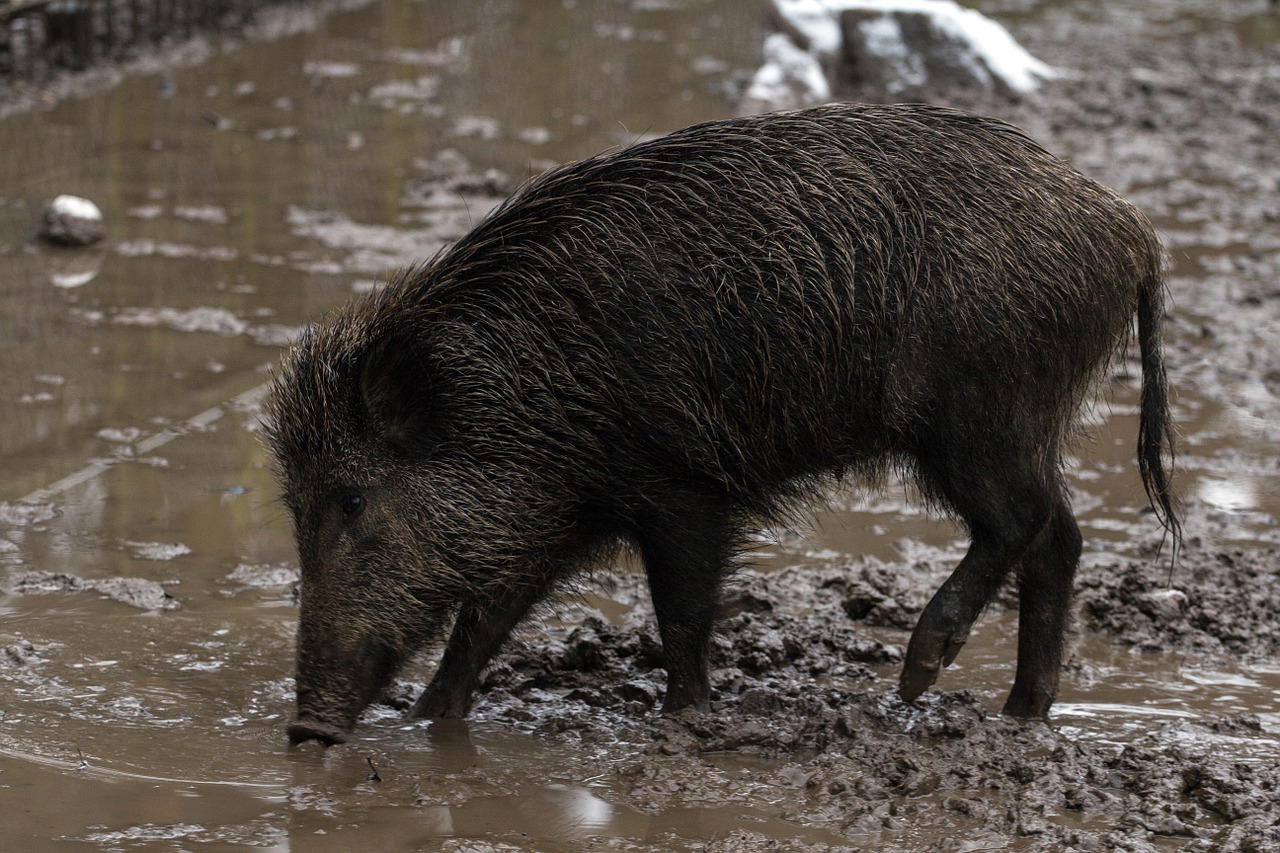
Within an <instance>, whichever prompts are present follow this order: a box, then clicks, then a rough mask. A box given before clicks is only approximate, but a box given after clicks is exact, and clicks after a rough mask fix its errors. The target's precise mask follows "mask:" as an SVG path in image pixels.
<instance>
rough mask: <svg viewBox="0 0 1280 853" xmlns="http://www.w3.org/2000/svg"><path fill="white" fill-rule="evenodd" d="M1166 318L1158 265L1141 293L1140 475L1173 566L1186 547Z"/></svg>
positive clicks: (1139, 329)
mask: <svg viewBox="0 0 1280 853" xmlns="http://www.w3.org/2000/svg"><path fill="white" fill-rule="evenodd" d="M1163 320H1164V280H1163V276H1162V275H1161V271H1160V266H1159V264H1154V265H1153V266H1152V269H1151V272H1150V273H1149V274H1148V275H1146V276H1145V277H1144V279H1143V282H1142V285H1141V288H1140V290H1139V293H1138V349H1139V353H1140V355H1141V358H1142V405H1141V415H1140V425H1139V429H1138V471H1139V473H1140V474H1141V475H1142V485H1143V487H1144V488H1145V489H1146V491H1147V498H1148V499H1149V500H1150V501H1151V506H1152V508H1153V509H1154V510H1155V512H1156V516H1157V517H1158V518H1159V519H1160V523H1161V524H1162V525H1164V529H1165V531H1166V533H1167V535H1168V536H1170V537H1171V538H1172V540H1173V554H1172V563H1171V566H1172V564H1173V563H1176V562H1177V557H1178V550H1179V548H1180V547H1181V544H1182V522H1181V521H1180V520H1179V506H1178V500H1177V498H1176V497H1175V496H1174V494H1173V488H1172V484H1171V482H1170V479H1171V474H1172V471H1173V462H1174V456H1175V453H1174V430H1173V421H1172V418H1171V417H1170V415H1169V383H1168V378H1167V377H1166V375H1165V369H1164V357H1163V355H1162V354H1161V337H1162V333H1161V323H1162V321H1163ZM1166 456H1167V463H1168V464H1167V465H1166Z"/></svg>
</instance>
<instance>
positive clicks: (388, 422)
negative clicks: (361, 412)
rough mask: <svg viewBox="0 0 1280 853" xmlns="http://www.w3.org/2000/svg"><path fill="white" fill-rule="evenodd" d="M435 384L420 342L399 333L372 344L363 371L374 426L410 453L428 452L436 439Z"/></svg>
mask: <svg viewBox="0 0 1280 853" xmlns="http://www.w3.org/2000/svg"><path fill="white" fill-rule="evenodd" d="M432 384H433V383H432V377H431V368H430V366H429V361H428V359H426V358H424V357H423V354H422V353H421V352H420V345H417V344H416V342H411V341H408V340H404V339H403V338H399V337H398V336H397V337H391V338H384V339H382V340H379V341H377V342H376V343H374V344H372V345H371V346H370V347H369V350H368V352H367V355H366V357H365V361H364V367H363V369H362V370H361V371H360V392H361V394H362V396H363V398H364V406H365V411H366V413H367V416H368V423H369V426H370V428H371V429H372V430H373V431H374V432H375V433H377V434H379V435H381V436H382V437H383V438H385V439H386V440H387V441H389V442H390V443H391V444H393V445H394V446H396V447H399V448H400V449H402V450H404V451H406V452H410V453H424V452H426V451H427V450H428V449H430V447H431V446H432V444H434V441H435V438H436V435H435V432H436V431H435V417H434V413H435V401H434V400H433V393H432Z"/></svg>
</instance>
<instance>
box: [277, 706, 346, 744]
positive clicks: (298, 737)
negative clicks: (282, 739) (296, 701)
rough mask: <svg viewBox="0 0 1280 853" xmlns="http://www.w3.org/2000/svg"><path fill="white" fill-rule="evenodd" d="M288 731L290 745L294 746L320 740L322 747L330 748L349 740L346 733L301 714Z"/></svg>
mask: <svg viewBox="0 0 1280 853" xmlns="http://www.w3.org/2000/svg"><path fill="white" fill-rule="evenodd" d="M287 731H288V732H289V743H290V744H292V745H293V746H298V745H299V744H303V743H306V742H307V741H309V740H318V741H320V745H321V746H326V747H328V746H333V745H334V744H336V743H346V740H347V732H346V731H344V730H342V729H339V728H336V727H335V726H331V725H328V724H327V723H322V722H320V721H319V720H317V719H315V718H314V717H310V716H303V715H301V714H300V715H299V716H298V718H297V719H296V720H294V721H293V722H292V723H290V724H289V727H288V729H287Z"/></svg>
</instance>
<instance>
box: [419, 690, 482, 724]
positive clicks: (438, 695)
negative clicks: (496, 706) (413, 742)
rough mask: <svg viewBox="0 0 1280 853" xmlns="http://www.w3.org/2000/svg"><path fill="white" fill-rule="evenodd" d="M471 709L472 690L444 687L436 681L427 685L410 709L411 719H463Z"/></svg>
mask: <svg viewBox="0 0 1280 853" xmlns="http://www.w3.org/2000/svg"><path fill="white" fill-rule="evenodd" d="M470 710H471V693H470V691H465V692H463V691H458V690H449V689H447V688H442V687H440V686H438V685H436V684H434V683H432V684H429V685H427V689H426V690H424V691H422V695H421V696H419V697H418V701H417V702H414V703H413V707H412V708H410V709H409V714H408V718H409V719H410V720H461V719H463V718H465V717H466V716H467V712H468V711H470Z"/></svg>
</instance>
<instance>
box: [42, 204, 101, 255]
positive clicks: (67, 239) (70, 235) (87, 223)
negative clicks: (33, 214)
mask: <svg viewBox="0 0 1280 853" xmlns="http://www.w3.org/2000/svg"><path fill="white" fill-rule="evenodd" d="M105 236H107V230H106V226H105V225H104V224H103V221H102V211H101V210H99V209H98V206H97V205H96V204H94V203H93V202H91V201H89V200H88V199H87V198H80V197H79V196H74V195H60V196H58V197H57V198H55V199H54V200H53V201H51V202H49V203H48V204H47V205H45V208H44V214H43V215H42V217H41V224H40V238H41V239H42V240H45V241H46V242H49V243H55V244H57V245H59V246H91V245H93V244H94V243H97V242H99V241H100V240H102V238H103V237H105Z"/></svg>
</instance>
